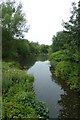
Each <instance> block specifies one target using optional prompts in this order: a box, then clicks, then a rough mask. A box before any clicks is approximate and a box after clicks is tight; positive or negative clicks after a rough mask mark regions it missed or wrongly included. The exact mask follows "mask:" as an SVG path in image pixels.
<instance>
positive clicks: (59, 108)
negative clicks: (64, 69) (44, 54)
mask: <svg viewBox="0 0 80 120" xmlns="http://www.w3.org/2000/svg"><path fill="white" fill-rule="evenodd" d="M50 68H51V65H50V61H49V60H44V61H43V60H36V61H35V62H34V64H33V65H32V66H30V68H29V69H28V73H29V74H32V75H33V76H34V78H35V81H34V84H33V89H34V91H35V97H36V99H37V100H41V101H44V102H45V104H46V106H47V108H48V109H49V117H50V118H80V95H79V94H78V93H73V92H71V91H70V90H69V88H68V87H67V86H66V85H65V84H64V83H63V82H62V81H61V80H60V81H59V80H57V79H56V78H55V77H54V76H53V74H52V72H51V69H50Z"/></svg>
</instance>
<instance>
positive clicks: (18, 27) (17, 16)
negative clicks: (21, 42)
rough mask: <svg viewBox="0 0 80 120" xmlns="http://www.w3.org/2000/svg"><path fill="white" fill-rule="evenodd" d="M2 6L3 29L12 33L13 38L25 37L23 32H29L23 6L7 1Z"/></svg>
mask: <svg viewBox="0 0 80 120" xmlns="http://www.w3.org/2000/svg"><path fill="white" fill-rule="evenodd" d="M1 6H2V28H3V30H4V29H6V30H7V31H9V32H10V34H11V35H12V36H17V37H18V36H21V37H23V32H27V31H28V29H29V27H28V26H26V19H25V15H24V13H23V12H22V4H21V3H19V5H17V6H16V2H15V1H10V0H7V2H3V3H2V4H1Z"/></svg>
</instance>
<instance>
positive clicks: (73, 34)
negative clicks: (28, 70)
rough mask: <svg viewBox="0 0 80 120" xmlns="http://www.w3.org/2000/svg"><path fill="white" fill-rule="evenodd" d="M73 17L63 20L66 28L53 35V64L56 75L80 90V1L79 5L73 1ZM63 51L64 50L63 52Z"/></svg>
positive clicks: (51, 57) (51, 54)
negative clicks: (66, 20)
mask: <svg viewBox="0 0 80 120" xmlns="http://www.w3.org/2000/svg"><path fill="white" fill-rule="evenodd" d="M72 8H73V9H72V11H71V17H70V18H69V21H68V22H63V26H64V28H65V29H64V30H63V31H60V32H58V33H57V34H56V36H53V38H52V40H53V43H52V46H51V48H52V53H50V55H49V56H50V60H51V65H52V67H53V71H54V73H55V75H56V76H57V77H59V78H61V79H62V80H65V81H66V83H67V84H68V85H69V86H70V89H72V90H76V91H80V84H79V83H80V82H79V80H80V75H79V73H80V65H79V64H80V1H79V2H78V7H76V4H75V3H74V2H73V3H72ZM61 51H62V52H61Z"/></svg>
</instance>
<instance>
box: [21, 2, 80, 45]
mask: <svg viewBox="0 0 80 120" xmlns="http://www.w3.org/2000/svg"><path fill="white" fill-rule="evenodd" d="M72 1H78V0H21V2H22V4H23V10H24V12H25V13H26V18H27V20H28V23H29V24H30V29H29V31H28V33H26V34H25V38H26V39H28V40H30V41H34V42H38V43H40V44H49V45H50V44H51V43H52V37H53V35H55V34H56V32H58V31H61V30H63V27H62V25H61V24H62V19H63V20H64V21H67V20H68V18H69V16H70V8H71V3H72Z"/></svg>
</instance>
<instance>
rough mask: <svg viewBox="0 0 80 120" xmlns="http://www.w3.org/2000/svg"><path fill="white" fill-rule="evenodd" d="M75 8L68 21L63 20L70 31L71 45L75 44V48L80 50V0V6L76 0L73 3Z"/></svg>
mask: <svg viewBox="0 0 80 120" xmlns="http://www.w3.org/2000/svg"><path fill="white" fill-rule="evenodd" d="M72 7H73V10H72V11H71V14H72V15H71V17H70V20H69V21H68V22H63V26H64V28H65V29H66V30H65V31H66V32H68V33H69V36H70V38H71V39H70V43H71V46H75V48H76V49H75V50H77V51H80V1H79V2H78V8H77V7H76V4H75V2H73V3H72Z"/></svg>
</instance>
